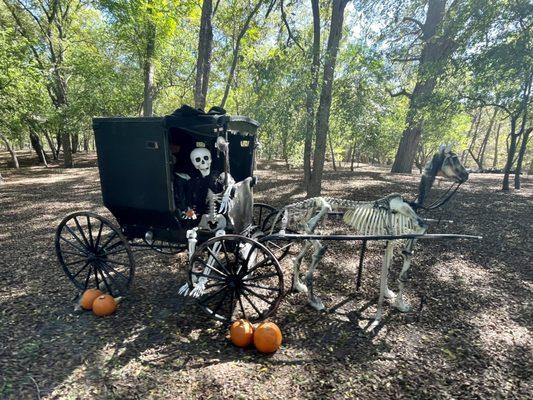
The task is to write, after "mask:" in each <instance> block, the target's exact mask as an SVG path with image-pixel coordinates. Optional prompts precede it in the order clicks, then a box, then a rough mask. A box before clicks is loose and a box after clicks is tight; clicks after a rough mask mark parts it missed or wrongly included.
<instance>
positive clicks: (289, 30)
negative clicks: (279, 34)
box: [280, 0, 305, 55]
mask: <svg viewBox="0 0 533 400" xmlns="http://www.w3.org/2000/svg"><path fill="white" fill-rule="evenodd" d="M280 10H281V19H282V20H283V24H284V25H285V28H287V33H288V35H289V39H291V40H292V41H293V42H294V44H295V45H296V46H298V48H299V49H300V50H301V51H302V53H303V54H304V55H305V50H304V49H303V47H302V46H300V43H299V42H298V40H296V38H295V37H294V35H293V34H292V31H291V27H290V26H289V22H288V21H287V14H286V13H285V8H284V7H283V0H281V1H280Z"/></svg>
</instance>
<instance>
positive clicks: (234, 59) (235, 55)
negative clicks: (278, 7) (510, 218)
mask: <svg viewBox="0 0 533 400" xmlns="http://www.w3.org/2000/svg"><path fill="white" fill-rule="evenodd" d="M264 1H265V0H256V3H255V5H254V6H253V7H252V9H251V10H250V11H249V12H248V14H247V15H246V17H245V18H244V22H243V24H242V26H241V27H240V28H238V33H237V36H236V37H235V39H234V43H233V50H232V54H231V66H230V69H229V71H228V77H227V78H226V84H225V87H224V94H223V95H222V100H221V101H220V107H222V108H224V107H225V106H226V101H227V100H228V96H229V91H230V89H231V85H232V82H233V79H234V75H235V69H236V68H237V63H238V61H239V51H240V49H241V43H242V39H243V38H244V35H246V32H247V31H248V29H249V28H250V24H251V22H252V20H253V18H254V17H255V16H256V14H257V13H258V12H259V9H260V8H261V6H262V5H263V3H264Z"/></svg>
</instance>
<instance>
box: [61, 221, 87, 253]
mask: <svg viewBox="0 0 533 400" xmlns="http://www.w3.org/2000/svg"><path fill="white" fill-rule="evenodd" d="M65 228H66V229H67V231H69V232H70V234H71V235H72V237H73V238H74V239H76V241H77V242H78V243H79V244H80V245H81V246H82V248H83V247H85V248H87V246H86V245H85V243H83V242H82V241H81V239H80V238H79V237H78V235H76V233H74V231H73V230H72V229H70V226H68V225H67V224H65Z"/></svg>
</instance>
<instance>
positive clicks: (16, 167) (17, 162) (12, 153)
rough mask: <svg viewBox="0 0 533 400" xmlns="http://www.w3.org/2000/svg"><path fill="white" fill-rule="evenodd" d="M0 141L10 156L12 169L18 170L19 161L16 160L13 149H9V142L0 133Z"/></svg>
mask: <svg viewBox="0 0 533 400" xmlns="http://www.w3.org/2000/svg"><path fill="white" fill-rule="evenodd" d="M0 139H2V141H3V142H4V143H5V144H6V148H7V151H8V152H9V154H10V155H11V160H12V161H13V167H14V168H15V169H19V168H20V165H19V159H18V158H17V153H16V152H15V150H14V149H13V147H11V143H9V140H7V138H6V137H5V136H4V135H2V134H1V133H0Z"/></svg>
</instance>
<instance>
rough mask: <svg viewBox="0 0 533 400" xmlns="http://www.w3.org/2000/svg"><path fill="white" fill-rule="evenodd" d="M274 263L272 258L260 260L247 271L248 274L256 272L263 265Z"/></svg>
mask: <svg viewBox="0 0 533 400" xmlns="http://www.w3.org/2000/svg"><path fill="white" fill-rule="evenodd" d="M268 265H273V262H272V260H271V259H270V258H268V257H267V258H265V259H264V260H263V261H261V262H259V263H258V264H255V265H254V266H253V267H252V268H251V269H249V270H248V271H247V273H248V274H250V273H252V272H254V271H255V270H256V269H258V268H261V267H263V266H268Z"/></svg>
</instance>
